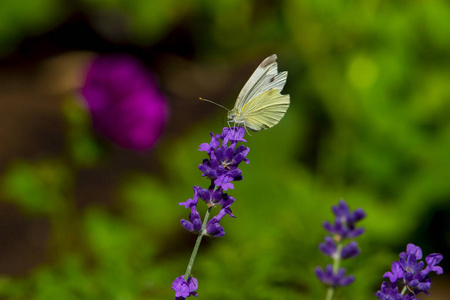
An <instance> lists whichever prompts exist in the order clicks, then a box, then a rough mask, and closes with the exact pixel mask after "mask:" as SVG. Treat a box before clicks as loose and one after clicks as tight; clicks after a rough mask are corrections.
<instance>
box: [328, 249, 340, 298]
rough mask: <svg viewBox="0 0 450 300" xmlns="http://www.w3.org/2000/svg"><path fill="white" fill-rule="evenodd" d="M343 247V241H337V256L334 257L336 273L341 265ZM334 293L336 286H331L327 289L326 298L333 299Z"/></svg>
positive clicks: (334, 271)
mask: <svg viewBox="0 0 450 300" xmlns="http://www.w3.org/2000/svg"><path fill="white" fill-rule="evenodd" d="M342 247H344V244H343V243H342V242H338V243H337V249H336V256H335V257H334V258H333V260H334V262H333V273H334V274H336V273H337V271H338V270H339V266H340V264H341V251H342ZM333 295H334V287H332V286H330V287H329V288H328V291H327V296H326V298H325V300H331V299H333Z"/></svg>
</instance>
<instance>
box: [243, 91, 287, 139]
mask: <svg viewBox="0 0 450 300" xmlns="http://www.w3.org/2000/svg"><path fill="white" fill-rule="evenodd" d="M289 104H290V97H289V95H281V93H280V91H279V90H278V89H277V88H272V89H270V90H268V91H266V92H264V93H262V94H260V95H258V96H256V97H254V98H253V99H251V100H250V101H249V102H248V103H247V104H245V105H244V106H243V107H242V110H241V114H242V116H243V119H244V125H245V127H247V128H249V129H250V130H252V131H260V130H263V129H268V128H271V127H273V126H275V125H277V124H278V122H280V120H281V119H282V118H283V116H284V114H285V113H286V111H287V110H288V108H289Z"/></svg>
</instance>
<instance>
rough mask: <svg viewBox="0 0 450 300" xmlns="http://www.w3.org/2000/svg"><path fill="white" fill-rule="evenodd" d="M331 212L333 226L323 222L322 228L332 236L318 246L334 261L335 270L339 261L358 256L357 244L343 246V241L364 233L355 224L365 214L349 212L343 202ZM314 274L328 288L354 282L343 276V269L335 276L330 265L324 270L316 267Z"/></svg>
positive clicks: (350, 278)
mask: <svg viewBox="0 0 450 300" xmlns="http://www.w3.org/2000/svg"><path fill="white" fill-rule="evenodd" d="M332 211H333V213H334V215H335V216H336V220H335V222H334V224H333V225H332V224H330V223H329V222H324V223H323V227H325V229H326V230H327V231H328V232H330V233H332V234H333V235H334V236H333V237H331V236H326V237H325V242H323V243H321V244H320V245H319V250H320V251H321V252H322V253H323V254H325V255H327V256H329V257H331V258H332V259H333V260H334V264H335V267H336V269H337V268H338V267H339V264H340V261H341V260H343V259H348V258H352V257H355V256H357V255H358V254H359V252H360V250H359V248H358V243H356V242H355V241H352V242H350V243H348V244H346V245H345V244H344V240H345V239H349V238H354V237H357V236H359V235H361V234H362V233H363V232H364V228H358V229H356V228H355V223H356V222H357V221H360V220H361V219H363V218H364V217H365V216H366V214H365V212H364V211H363V210H362V209H360V208H359V209H356V210H355V211H354V212H351V211H350V208H349V207H348V205H347V203H345V201H344V200H341V201H339V205H334V206H333V207H332ZM315 272H316V275H317V277H318V278H319V280H320V281H322V282H323V283H325V284H326V285H328V286H330V287H336V286H344V285H349V284H351V283H352V282H353V281H354V280H355V278H354V276H348V277H345V276H344V275H345V269H344V268H340V269H339V270H338V272H337V273H336V274H335V273H333V268H332V267H331V265H328V266H327V267H326V268H325V270H322V269H321V268H320V267H317V268H316V269H315Z"/></svg>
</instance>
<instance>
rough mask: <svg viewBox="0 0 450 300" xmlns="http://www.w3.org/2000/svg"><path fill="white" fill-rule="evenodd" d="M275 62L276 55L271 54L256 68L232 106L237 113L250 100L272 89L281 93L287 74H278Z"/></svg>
mask: <svg viewBox="0 0 450 300" xmlns="http://www.w3.org/2000/svg"><path fill="white" fill-rule="evenodd" d="M276 60H277V55H276V54H273V55H271V56H269V57H267V58H266V59H265V60H263V61H262V63H261V64H260V65H259V66H258V67H257V68H256V70H255V72H253V74H252V76H250V78H249V79H248V80H247V82H246V83H245V85H244V87H243V88H242V90H241V92H240V93H239V95H238V97H237V99H236V103H235V105H234V108H235V109H237V110H238V111H240V110H242V108H243V107H244V105H245V104H246V103H248V102H249V101H250V100H251V99H253V98H255V97H256V96H258V95H259V94H262V93H264V92H266V91H268V90H270V89H272V88H276V89H278V90H279V91H280V92H281V90H282V89H283V87H284V84H285V83H286V78H287V73H286V72H282V73H278V65H277V61H276Z"/></svg>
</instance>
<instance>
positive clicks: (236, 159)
mask: <svg viewBox="0 0 450 300" xmlns="http://www.w3.org/2000/svg"><path fill="white" fill-rule="evenodd" d="M244 134H245V129H244V128H242V127H235V128H231V129H230V128H228V127H225V128H224V129H223V131H222V135H214V134H212V133H211V142H210V144H207V143H203V144H201V145H200V147H199V150H200V151H205V152H206V153H207V154H208V155H209V159H205V160H203V163H202V164H200V165H199V166H198V168H199V169H200V171H202V173H203V174H202V175H203V176H204V177H207V178H209V179H210V180H211V181H212V182H213V184H214V186H217V187H220V188H221V189H222V190H225V191H226V190H228V189H234V185H233V184H232V183H231V182H232V181H240V180H242V171H241V170H240V169H239V168H238V166H239V164H240V163H241V162H242V161H244V162H246V163H247V164H248V163H249V160H248V159H246V158H245V157H246V156H247V154H248V152H249V151H250V149H249V148H248V147H245V146H244V145H240V146H238V147H237V148H236V143H237V142H245V140H244V139H243V138H242V137H243V136H244ZM219 140H222V145H220V142H219ZM230 142H231V143H230ZM228 143H230V145H228Z"/></svg>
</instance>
